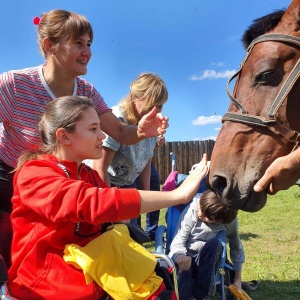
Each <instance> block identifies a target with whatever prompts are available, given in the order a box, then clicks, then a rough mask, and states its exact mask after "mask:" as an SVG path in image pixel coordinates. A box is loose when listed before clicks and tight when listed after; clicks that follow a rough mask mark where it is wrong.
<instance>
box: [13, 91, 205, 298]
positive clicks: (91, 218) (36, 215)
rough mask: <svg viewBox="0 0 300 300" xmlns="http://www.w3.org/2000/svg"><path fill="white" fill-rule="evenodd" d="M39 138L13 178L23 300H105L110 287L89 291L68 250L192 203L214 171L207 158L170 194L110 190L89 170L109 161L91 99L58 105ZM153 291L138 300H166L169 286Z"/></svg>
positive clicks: (17, 289)
mask: <svg viewBox="0 0 300 300" xmlns="http://www.w3.org/2000/svg"><path fill="white" fill-rule="evenodd" d="M39 132H40V135H41V138H42V143H43V145H42V146H41V148H40V149H34V150H32V151H28V152H26V153H24V154H23V155H22V156H21V157H20V159H19V162H18V166H17V170H16V173H15V175H14V195H13V198H12V203H13V211H12V215H11V220H12V226H13V241H12V248H11V249H12V266H11V268H10V269H9V287H10V289H11V291H12V294H13V296H14V297H15V298H17V299H18V300H20V299H47V300H51V299H69V300H71V299H101V298H102V297H103V296H104V294H105V287H100V286H99V285H98V284H96V283H95V281H93V282H91V283H90V284H87V283H86V278H85V274H84V272H83V270H82V269H80V268H77V267H74V266H73V265H72V264H68V263H67V262H66V261H65V260H64V251H65V247H66V245H68V244H76V245H78V246H79V247H86V246H87V245H89V243H90V242H92V241H94V240H96V239H97V238H101V235H102V232H103V231H104V229H103V226H102V224H103V223H106V222H118V221H121V220H124V219H133V218H136V217H138V216H139V214H141V213H147V212H150V211H154V210H158V209H161V208H165V207H168V206H173V205H178V204H181V203H187V202H188V201H190V199H191V198H192V197H193V195H194V194H195V193H196V191H197V189H198V187H199V184H200V181H201V180H202V178H203V177H204V176H205V174H206V173H207V171H208V167H207V156H206V155H204V157H203V160H202V162H201V164H200V165H199V167H197V168H196V169H195V170H194V171H193V172H192V173H191V174H190V175H189V176H188V177H187V179H186V180H185V181H184V183H183V184H182V185H181V186H180V187H178V188H177V189H175V190H173V191H170V192H163V193H162V192H159V191H143V190H137V189H118V188H110V187H107V186H106V185H105V183H104V182H103V181H102V180H101V178H100V177H99V175H98V173H97V172H96V171H95V170H93V169H91V168H89V167H88V166H86V165H85V164H83V163H82V161H83V160H85V159H100V158H101V156H102V140H103V138H104V134H103V132H102V131H101V128H100V120H99V116H98V114H97V112H96V110H95V108H94V106H93V102H92V101H91V100H90V99H88V98H85V97H78V96H66V97H60V98H57V99H55V100H53V101H52V102H50V104H49V105H48V106H47V108H46V110H45V112H44V114H43V115H42V118H41V121H40V122H39ZM123 226H125V225H123ZM105 234H106V233H105ZM101 247H109V245H107V244H102V245H101V246H100V247H99V249H100V250H101ZM111 264H112V266H113V261H112V262H111ZM116 268H117V266H116ZM138 268H143V265H140V266H138ZM154 269H155V266H154V267H153V271H154ZM152 286H153V288H152V289H151V291H149V290H146V291H145V292H146V293H145V295H144V296H140V298H137V299H155V298H159V295H160V294H161V293H162V292H163V290H164V289H165V287H164V285H163V284H158V285H157V286H155V287H154V285H152Z"/></svg>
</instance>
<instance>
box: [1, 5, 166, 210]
mask: <svg viewBox="0 0 300 300" xmlns="http://www.w3.org/2000/svg"><path fill="white" fill-rule="evenodd" d="M37 31H38V45H39V48H40V51H41V53H42V55H43V57H44V58H45V64H43V65H40V66H38V67H33V68H27V69H23V70H18V71H9V72H6V73H3V74H2V75H1V76H0V105H1V107H0V122H3V125H4V130H3V132H0V160H1V162H0V165H1V178H2V184H1V189H0V193H1V195H2V189H6V188H7V186H8V182H7V176H8V177H10V178H9V181H10V183H11V175H10V174H9V172H10V171H11V170H12V169H13V168H15V167H16V162H17V158H18V157H19V155H20V154H21V153H22V151H23V150H28V149H31V148H36V147H37V146H38V145H39V144H40V138H39V135H38V132H37V130H36V126H37V123H38V120H39V118H40V115H41V114H42V113H43V111H44V109H45V106H46V105H47V104H48V103H49V102H51V101H52V100H53V99H54V98H56V97H60V96H67V95H69V96H71V95H79V96H86V97H88V98H91V99H92V100H93V101H94V103H95V106H96V109H97V112H98V113H99V115H100V119H101V122H102V123H103V125H102V128H103V131H104V132H106V133H107V134H109V135H110V136H112V137H113V138H114V139H116V140H117V141H120V142H122V143H124V144H132V143H136V142H138V141H140V140H142V139H144V138H145V137H149V136H157V135H159V134H163V133H164V132H165V130H166V128H167V126H168V124H167V122H168V120H167V118H164V117H163V116H162V115H161V114H156V113H157V110H156V109H155V108H154V109H153V110H151V112H150V113H149V114H147V116H145V117H144V118H143V120H141V121H140V122H139V123H138V124H135V126H128V125H126V124H124V123H123V122H121V121H120V120H118V119H117V118H116V117H115V116H114V114H113V113H112V112H111V109H109V108H108V107H107V105H106V103H105V102H104V100H103V98H102V97H101V95H100V94H99V92H98V91H97V90H96V89H95V88H94V87H93V85H91V84H90V83H88V82H87V81H86V80H84V79H81V78H80V77H78V76H80V75H85V74H86V73H87V65H88V63H89V60H90V58H91V56H92V52H91V45H92V41H93V30H92V27H91V25H90V23H89V22H88V20H87V19H86V18H85V17H83V16H81V15H79V14H76V13H73V12H69V11H65V10H51V11H49V12H46V13H44V14H42V16H41V18H40V20H39V24H38V25H37ZM11 193H12V190H11V189H10V190H9V191H7V196H6V201H2V203H0V205H1V206H0V209H2V207H3V209H4V210H5V211H9V210H10V208H11V205H10V198H11Z"/></svg>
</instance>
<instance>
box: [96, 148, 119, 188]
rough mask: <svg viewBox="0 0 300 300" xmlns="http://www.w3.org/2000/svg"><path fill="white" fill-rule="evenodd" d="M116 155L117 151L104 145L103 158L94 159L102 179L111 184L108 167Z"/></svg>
mask: <svg viewBox="0 0 300 300" xmlns="http://www.w3.org/2000/svg"><path fill="white" fill-rule="evenodd" d="M114 155H115V151H114V150H111V149H110V148H107V147H103V150H102V158H101V159H96V160H94V161H93V168H94V169H95V170H96V171H97V172H98V173H99V175H100V177H101V179H102V180H103V181H104V182H105V183H106V184H107V185H108V186H110V180H109V176H108V173H107V169H108V167H109V166H110V164H111V162H112V159H113V157H114Z"/></svg>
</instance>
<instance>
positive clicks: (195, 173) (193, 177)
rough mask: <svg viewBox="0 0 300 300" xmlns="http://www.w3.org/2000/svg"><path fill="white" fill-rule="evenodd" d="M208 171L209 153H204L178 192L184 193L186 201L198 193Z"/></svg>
mask: <svg viewBox="0 0 300 300" xmlns="http://www.w3.org/2000/svg"><path fill="white" fill-rule="evenodd" d="M207 172H208V164H207V154H204V155H203V158H202V160H201V162H200V163H199V164H197V165H196V167H195V168H194V169H193V170H192V171H191V172H190V174H189V176H188V177H187V178H186V179H185V180H184V181H183V183H182V184H181V185H180V187H179V188H177V189H176V191H177V192H180V193H182V197H183V199H184V202H182V203H188V202H189V201H190V200H191V199H192V198H193V197H194V196H195V194H196V193H197V191H198V188H199V185H200V182H201V180H202V179H203V177H204V176H205V175H206V174H207Z"/></svg>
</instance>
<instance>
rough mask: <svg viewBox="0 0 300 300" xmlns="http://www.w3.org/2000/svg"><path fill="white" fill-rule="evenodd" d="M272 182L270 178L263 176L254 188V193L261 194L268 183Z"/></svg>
mask: <svg viewBox="0 0 300 300" xmlns="http://www.w3.org/2000/svg"><path fill="white" fill-rule="evenodd" d="M271 181H272V178H270V177H267V176H266V175H264V176H263V177H262V178H261V179H260V180H259V181H258V182H257V183H256V184H255V186H254V188H253V189H254V191H255V192H258V193H259V192H262V191H263V190H265V189H266V188H267V187H268V185H269V184H270V182H271Z"/></svg>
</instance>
